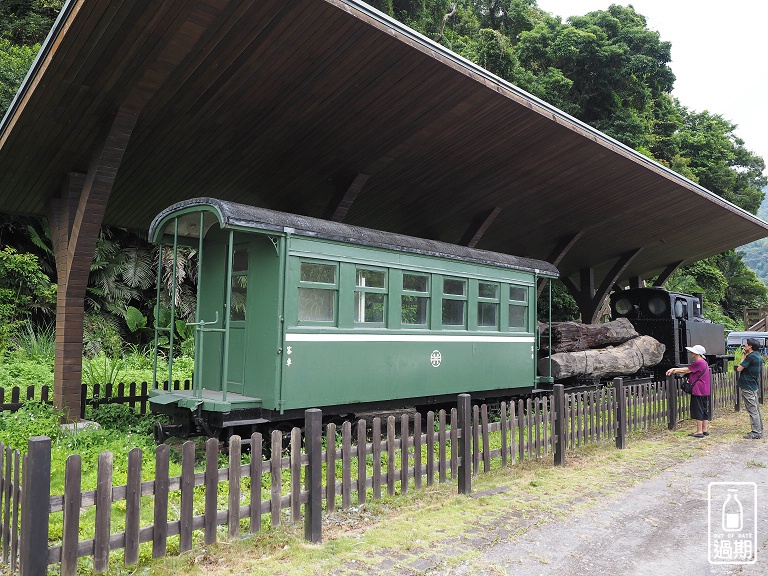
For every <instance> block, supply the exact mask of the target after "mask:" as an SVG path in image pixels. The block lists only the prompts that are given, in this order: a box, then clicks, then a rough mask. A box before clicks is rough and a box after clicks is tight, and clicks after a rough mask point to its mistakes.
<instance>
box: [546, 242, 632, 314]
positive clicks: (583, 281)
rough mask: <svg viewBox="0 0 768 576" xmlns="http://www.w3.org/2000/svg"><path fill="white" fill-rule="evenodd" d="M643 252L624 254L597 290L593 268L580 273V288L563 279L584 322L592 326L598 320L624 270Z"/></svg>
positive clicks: (584, 269)
mask: <svg viewBox="0 0 768 576" xmlns="http://www.w3.org/2000/svg"><path fill="white" fill-rule="evenodd" d="M641 250H642V248H637V249H635V250H631V251H629V252H626V253H624V254H622V255H621V256H620V257H619V259H618V260H617V261H616V263H615V264H614V265H613V267H612V268H611V270H610V271H609V272H608V274H606V276H605V278H603V281H602V282H601V283H600V286H599V287H597V288H595V272H594V269H593V268H583V269H582V270H581V271H580V273H579V276H580V282H579V286H576V284H575V283H574V282H573V280H571V279H570V278H561V280H562V281H563V284H565V287H566V288H567V289H568V291H569V292H570V293H571V296H573V298H574V299H575V300H576V304H578V306H579V312H581V321H582V322H584V323H585V324H592V323H594V322H595V321H596V320H597V316H598V314H599V312H600V310H601V308H602V305H603V301H604V300H605V298H606V297H607V296H608V294H609V293H610V291H611V290H612V289H613V286H614V285H615V284H616V281H617V280H618V279H619V278H620V277H621V275H622V274H623V273H624V270H626V269H627V266H629V265H630V264H631V263H632V261H633V260H634V259H635V258H636V257H637V255H638V254H640V252H641Z"/></svg>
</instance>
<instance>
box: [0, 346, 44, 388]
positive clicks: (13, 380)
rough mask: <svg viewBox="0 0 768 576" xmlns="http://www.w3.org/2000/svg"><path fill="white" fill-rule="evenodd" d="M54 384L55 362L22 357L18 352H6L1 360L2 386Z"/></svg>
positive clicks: (0, 376) (0, 383) (0, 380)
mask: <svg viewBox="0 0 768 576" xmlns="http://www.w3.org/2000/svg"><path fill="white" fill-rule="evenodd" d="M46 385H47V386H50V387H52V386H53V364H52V363H50V364H46V363H41V362H38V361H36V360H30V359H24V358H20V357H19V356H18V355H16V354H6V356H5V357H4V358H2V360H0V388H6V389H10V388H13V387H14V386H18V387H20V388H26V387H27V386H35V387H36V388H37V389H39V388H41V387H42V386H46Z"/></svg>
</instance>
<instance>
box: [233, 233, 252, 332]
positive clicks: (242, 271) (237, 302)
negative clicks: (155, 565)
mask: <svg viewBox="0 0 768 576" xmlns="http://www.w3.org/2000/svg"><path fill="white" fill-rule="evenodd" d="M247 292H248V250H247V249H246V248H235V251H234V254H233V255H232V294H231V295H230V296H231V298H230V304H229V319H230V320H232V321H234V322H239V321H244V320H245V310H246V308H245V304H246V295H247Z"/></svg>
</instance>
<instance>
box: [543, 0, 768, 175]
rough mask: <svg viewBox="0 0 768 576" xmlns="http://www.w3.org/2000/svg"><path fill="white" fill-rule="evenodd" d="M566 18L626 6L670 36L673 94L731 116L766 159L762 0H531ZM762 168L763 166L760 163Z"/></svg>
mask: <svg viewBox="0 0 768 576" xmlns="http://www.w3.org/2000/svg"><path fill="white" fill-rule="evenodd" d="M536 3H537V4H538V6H539V8H541V9H542V10H544V11H545V12H549V13H550V14H553V15H555V16H561V17H562V20H563V21H565V20H567V19H568V17H569V16H583V15H584V14H586V13H588V12H592V11H594V10H605V9H606V8H608V6H610V5H611V4H620V5H623V6H627V5H629V4H631V5H632V6H633V7H634V8H635V11H636V12H638V13H639V14H642V15H643V16H645V17H646V20H647V22H648V28H649V29H650V30H655V31H657V32H658V33H659V35H660V36H661V40H663V41H667V42H671V43H672V62H671V63H670V67H671V68H672V72H674V74H675V77H676V78H677V79H676V80H675V84H674V88H673V90H672V94H673V95H674V96H676V97H677V98H678V99H679V100H680V103H681V104H682V105H683V106H685V107H686V108H688V109H689V110H693V111H696V112H702V111H704V110H707V111H709V112H710V113H713V114H720V115H721V116H723V117H724V118H725V119H726V120H729V121H730V122H732V123H734V124H737V125H738V127H737V128H736V130H734V133H735V134H736V136H738V137H739V138H741V139H742V140H744V146H745V148H747V150H750V151H751V152H753V153H755V154H757V155H758V156H761V157H762V158H763V159H764V160H765V161H766V163H768V113H767V111H766V109H767V108H768V30H766V22H767V21H768V2H766V1H764V0H730V1H728V2H718V3H713V2H704V1H702V0H631V1H626V0H625V1H622V0H613V1H611V0H537V2H536ZM766 174H768V169H767V170H766Z"/></svg>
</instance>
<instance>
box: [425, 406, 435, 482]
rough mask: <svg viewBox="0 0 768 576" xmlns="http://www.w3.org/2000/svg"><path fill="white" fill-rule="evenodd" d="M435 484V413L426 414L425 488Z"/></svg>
mask: <svg viewBox="0 0 768 576" xmlns="http://www.w3.org/2000/svg"><path fill="white" fill-rule="evenodd" d="M434 483H435V413H434V412H432V411H431V410H430V411H429V412H427V486H432V485H433V484H434Z"/></svg>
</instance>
